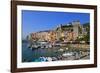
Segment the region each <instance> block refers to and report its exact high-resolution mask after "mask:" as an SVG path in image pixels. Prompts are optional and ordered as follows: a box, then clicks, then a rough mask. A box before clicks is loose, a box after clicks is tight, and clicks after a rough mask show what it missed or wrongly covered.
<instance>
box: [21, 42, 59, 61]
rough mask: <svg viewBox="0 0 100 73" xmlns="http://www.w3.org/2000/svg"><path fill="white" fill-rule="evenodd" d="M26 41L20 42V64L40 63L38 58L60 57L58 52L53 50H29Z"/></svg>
mask: <svg viewBox="0 0 100 73" xmlns="http://www.w3.org/2000/svg"><path fill="white" fill-rule="evenodd" d="M28 44H29V43H28V41H23V42H22V62H40V60H39V58H40V57H56V56H58V55H60V53H59V52H56V50H54V49H45V48H43V49H41V48H38V49H33V50H32V49H31V48H28V46H27V45H28Z"/></svg>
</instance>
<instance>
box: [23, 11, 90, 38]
mask: <svg viewBox="0 0 100 73" xmlns="http://www.w3.org/2000/svg"><path fill="white" fill-rule="evenodd" d="M75 20H79V21H80V23H81V24H84V23H87V22H90V14H89V13H75V12H51V11H34V10H22V37H23V38H25V37H26V36H27V35H28V34H30V33H32V32H38V31H43V30H52V29H54V28H56V27H57V26H58V25H60V24H67V23H70V22H72V21H75Z"/></svg>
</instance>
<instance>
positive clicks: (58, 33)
mask: <svg viewBox="0 0 100 73" xmlns="http://www.w3.org/2000/svg"><path fill="white" fill-rule="evenodd" d="M80 31H81V32H80ZM85 34H87V31H86V30H85V28H84V27H83V26H82V25H81V24H80V21H73V22H72V23H70V24H65V25H62V24H61V25H59V26H57V27H55V29H54V30H45V31H39V32H35V33H31V34H29V35H28V40H33V41H50V42H53V41H56V40H58V41H74V40H76V39H77V38H81V37H82V36H83V35H85Z"/></svg>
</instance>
